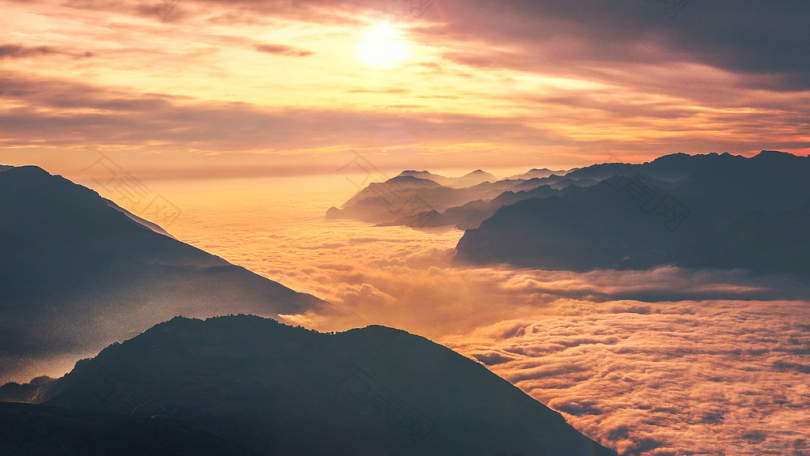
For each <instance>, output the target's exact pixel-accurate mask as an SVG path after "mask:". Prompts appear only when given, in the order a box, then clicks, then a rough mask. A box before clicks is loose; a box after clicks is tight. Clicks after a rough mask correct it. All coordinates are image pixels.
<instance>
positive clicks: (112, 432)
mask: <svg viewBox="0 0 810 456" xmlns="http://www.w3.org/2000/svg"><path fill="white" fill-rule="evenodd" d="M0 454H2V455H6V456H22V455H25V456H107V455H111V454H115V455H117V456H154V455H167V456H168V455H172V456H221V455H240V456H248V455H253V454H255V453H251V452H248V451H245V449H244V448H242V447H241V446H240V445H238V444H234V443H232V442H228V441H225V440H223V439H221V438H219V437H216V436H213V435H211V434H209V433H206V432H203V431H199V430H195V429H188V428H185V427H183V426H181V425H178V424H175V423H172V422H167V421H166V420H161V421H160V423H159V424H158V423H154V424H153V423H149V422H146V423H144V422H139V421H135V420H133V419H132V418H130V417H126V416H118V415H110V414H104V413H93V412H86V411H81V410H70V409H65V408H61V407H49V406H44V405H32V404H11V403H0Z"/></svg>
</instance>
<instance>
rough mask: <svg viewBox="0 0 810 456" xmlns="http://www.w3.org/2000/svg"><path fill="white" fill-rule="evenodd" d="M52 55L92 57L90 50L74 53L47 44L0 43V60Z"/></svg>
mask: <svg viewBox="0 0 810 456" xmlns="http://www.w3.org/2000/svg"><path fill="white" fill-rule="evenodd" d="M53 55H68V56H72V57H77V58H80V57H92V56H93V53H92V52H84V53H74V52H68V51H65V50H63V49H55V48H52V47H49V46H24V45H20V44H4V45H0V60H2V59H23V58H31V57H44V56H53Z"/></svg>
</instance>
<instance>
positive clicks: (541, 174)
mask: <svg viewBox="0 0 810 456" xmlns="http://www.w3.org/2000/svg"><path fill="white" fill-rule="evenodd" d="M571 171H574V170H568V171H563V170H559V171H552V170H550V169H548V168H542V169H537V168H532V169H530V170H529V171H527V172H525V173H523V174H515V175H514V176H509V177H507V179H513V180H530V179H542V178H545V177H550V176H553V175H555V174H556V175H565V174H568V173H569V172H571Z"/></svg>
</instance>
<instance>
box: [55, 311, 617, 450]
mask: <svg viewBox="0 0 810 456" xmlns="http://www.w3.org/2000/svg"><path fill="white" fill-rule="evenodd" d="M53 385H54V386H53V387H52V388H51V390H50V392H49V393H48V394H49V395H50V396H51V398H50V399H49V400H47V401H46V402H44V403H45V404H46V405H50V406H58V407H65V408H70V409H73V410H87V411H92V412H96V413H112V414H120V415H130V416H133V417H136V418H137V417H148V416H169V417H171V419H172V420H174V421H176V422H178V423H181V424H183V425H184V426H186V427H187V428H192V429H198V430H201V431H204V432H207V433H210V434H213V435H216V436H218V437H220V438H222V439H225V440H227V441H231V442H238V443H239V444H241V445H243V446H245V447H247V448H249V449H250V450H253V451H256V452H258V453H261V454H279V455H284V454H323V455H330V454H334V455H344V454H345V455H349V454H352V455H356V454H388V455H392V456H393V455H417V454H418V455H470V454H522V455H527V456H528V455H548V456H552V455H561V456H562V455H565V456H576V455H589V456H590V455H610V454H614V453H612V452H611V451H609V450H606V449H604V448H602V447H601V446H599V445H597V444H595V443H594V442H592V441H591V440H589V439H587V438H586V437H584V436H582V435H581V434H579V433H578V432H577V431H576V430H575V429H573V428H572V427H570V426H569V425H568V424H567V423H565V421H564V419H563V418H562V416H561V415H559V414H558V413H556V412H554V411H552V410H550V409H548V408H547V407H545V406H544V405H543V404H541V403H539V402H537V401H535V400H534V399H532V398H530V397H529V396H527V395H526V394H525V393H523V392H522V391H520V390H519V389H518V388H516V387H515V386H513V385H511V384H509V383H508V382H507V381H505V380H503V379H501V378H499V377H498V376H496V375H495V374H493V373H491V372H490V371H489V370H487V369H486V368H485V367H484V366H482V365H480V364H478V363H476V362H474V361H472V360H470V359H468V358H465V357H463V356H461V355H459V354H457V353H455V352H453V351H452V350H449V349H447V348H445V347H442V346H440V345H438V344H435V343H433V342H430V341H428V340H426V339H424V338H421V337H418V336H414V335H411V334H408V333H406V332H404V331H400V330H395V329H390V328H385V327H380V326H369V327H367V328H363V329H355V330H350V331H347V332H343V333H337V334H322V333H317V332H313V331H309V330H306V329H303V328H300V327H295V328H294V327H290V326H285V325H281V324H279V323H276V322H275V321H273V320H269V319H263V318H259V317H253V316H243V315H240V316H231V317H219V318H213V319H209V320H206V321H200V320H190V319H184V318H175V319H172V320H171V321H169V322H166V323H162V324H159V325H157V326H155V327H153V328H151V329H149V330H148V331H146V332H145V333H144V334H141V335H140V336H138V337H136V338H134V339H132V340H129V341H126V342H124V343H123V344H116V345H113V346H110V347H108V348H106V349H105V350H103V351H102V352H101V353H100V354H99V355H98V356H97V357H96V358H95V359H93V360H83V361H81V362H79V363H77V365H76V368H75V369H74V370H73V371H72V372H71V373H69V374H68V375H66V376H65V377H63V378H62V379H60V380H58V381H57V382H55V383H54V384H53Z"/></svg>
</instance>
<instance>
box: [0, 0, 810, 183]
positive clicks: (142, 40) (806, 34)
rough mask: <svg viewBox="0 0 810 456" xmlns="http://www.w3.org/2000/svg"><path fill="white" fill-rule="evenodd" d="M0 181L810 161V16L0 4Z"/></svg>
mask: <svg viewBox="0 0 810 456" xmlns="http://www.w3.org/2000/svg"><path fill="white" fill-rule="evenodd" d="M1 3H2V4H1V5H0V6H2V10H3V15H2V17H0V26H2V30H3V31H4V33H3V37H2V38H0V103H2V112H0V163H3V164H9V165H22V164H36V165H39V166H42V167H44V168H46V169H47V170H49V171H50V172H52V173H54V174H63V175H65V176H66V177H76V178H80V177H82V176H84V174H83V173H82V169H83V168H84V167H86V166H87V165H88V164H89V163H92V161H93V160H94V158H93V157H96V156H97V155H98V152H104V153H106V154H108V155H109V156H110V157H111V158H112V159H114V160H115V161H116V162H118V163H121V165H122V166H123V167H125V168H126V169H128V170H130V171H131V172H132V173H133V174H136V175H138V176H140V177H141V178H149V177H161V176H163V177H212V176H214V177H227V176H261V175H268V176H269V175H276V176H278V175H300V174H316V173H325V172H333V171H334V170H335V169H337V168H339V167H341V166H343V165H344V164H345V163H346V162H347V161H348V160H349V159H350V158H351V153H352V152H351V151H352V150H356V151H358V152H359V153H362V154H364V156H367V157H369V159H370V160H371V161H372V162H373V163H375V165H376V166H378V167H379V168H380V169H385V170H402V169H431V170H443V169H460V168H465V167H466V168H468V170H470V169H469V168H470V167H472V168H485V169H497V168H525V169H528V168H530V167H551V168H570V167H575V166H583V165H588V164H592V163H594V162H597V161H600V160H601V159H602V158H603V157H604V156H605V155H606V154H608V153H611V154H615V155H617V156H619V157H621V158H622V160H623V161H626V162H643V161H648V160H651V159H654V158H656V157H658V156H661V155H664V154H668V153H675V152H685V153H689V154H697V153H710V152H719V153H722V152H730V153H734V154H741V155H746V156H751V155H754V154H755V153H756V152H758V151H760V150H763V149H770V150H782V151H788V152H792V153H796V154H800V155H807V154H808V153H810V136H808V131H810V130H809V129H808V120H807V119H808V118H809V117H810V116H808V114H809V113H810V103H808V101H810V52H808V49H810V31H808V29H807V27H806V18H807V17H808V13H810V4H808V3H807V2H803V1H778V2H762V1H751V0H742V1H741V0H735V1H733V2H732V1H715V2H690V1H686V2H684V1H683V0H677V1H675V0H666V1H663V0H656V1H645V0H624V1H621V2H617V1H605V0H600V1H596V0H593V1H588V0H583V1H570V0H566V1H557V0H553V1H544V2H533V1H524V0H510V1H501V2H494V1H489V0H465V1H460V0H435V1H434V2H430V3H429V2H422V3H421V4H420V3H419V1H418V0H357V1H335V0H315V1H312V0H303V1H301V0H279V1H273V0H270V1H220V0H180V1H178V2H172V1H168V0H167V2H164V1H163V0H140V1H138V0H24V1H17V0H2V2H1Z"/></svg>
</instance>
